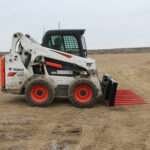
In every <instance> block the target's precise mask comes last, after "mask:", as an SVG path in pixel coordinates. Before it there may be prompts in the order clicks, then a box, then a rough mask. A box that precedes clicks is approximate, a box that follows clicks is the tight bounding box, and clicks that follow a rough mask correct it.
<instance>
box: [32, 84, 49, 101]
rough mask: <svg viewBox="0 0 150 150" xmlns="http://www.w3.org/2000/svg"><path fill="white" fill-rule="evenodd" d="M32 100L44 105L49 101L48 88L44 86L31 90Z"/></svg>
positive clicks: (36, 86) (37, 86)
mask: <svg viewBox="0 0 150 150" xmlns="http://www.w3.org/2000/svg"><path fill="white" fill-rule="evenodd" d="M31 98H32V100H33V101H34V102H36V103H43V102H45V101H46V100H47V99H48V88H47V87H45V86H43V85H35V86H33V87H32V89H31Z"/></svg>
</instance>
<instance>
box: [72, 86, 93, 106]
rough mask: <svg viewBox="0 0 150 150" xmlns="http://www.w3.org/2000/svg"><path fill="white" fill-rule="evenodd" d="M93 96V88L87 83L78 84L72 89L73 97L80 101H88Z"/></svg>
mask: <svg viewBox="0 0 150 150" xmlns="http://www.w3.org/2000/svg"><path fill="white" fill-rule="evenodd" d="M92 97H93V89H92V87H91V86H90V85H88V84H80V85H78V86H77V87H76V88H75V89H74V98H75V100H76V101H78V102H80V103H86V102H89V101H90V100H91V99H92Z"/></svg>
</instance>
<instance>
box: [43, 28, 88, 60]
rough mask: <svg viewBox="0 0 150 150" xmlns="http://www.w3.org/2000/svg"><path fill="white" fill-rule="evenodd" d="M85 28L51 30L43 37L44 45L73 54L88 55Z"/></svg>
mask: <svg viewBox="0 0 150 150" xmlns="http://www.w3.org/2000/svg"><path fill="white" fill-rule="evenodd" d="M84 32H85V30H49V31H47V32H46V33H45V35H44V36H43V39H42V46H45V47H47V48H51V49H55V50H59V51H62V52H66V53H70V54H73V55H77V56H81V57H87V49H86V43H85V38H84V36H83V34H84Z"/></svg>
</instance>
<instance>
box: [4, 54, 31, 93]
mask: <svg viewBox="0 0 150 150" xmlns="http://www.w3.org/2000/svg"><path fill="white" fill-rule="evenodd" d="M5 61H6V65H5V74H6V75H5V76H6V80H5V82H6V83H5V89H6V90H13V91H16V92H19V91H20V90H21V87H22V86H23V84H24V82H25V81H26V79H28V78H29V77H30V72H29V71H28V70H27V69H26V68H25V67H24V65H23V63H22V61H21V59H20V56H19V55H18V54H15V53H14V54H13V55H11V54H9V55H6V56H5Z"/></svg>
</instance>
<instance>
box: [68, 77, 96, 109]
mask: <svg viewBox="0 0 150 150" xmlns="http://www.w3.org/2000/svg"><path fill="white" fill-rule="evenodd" d="M82 85H87V87H89V89H90V93H92V96H91V94H90V97H87V99H86V95H89V94H87V92H86V91H85V93H84V94H83V95H85V96H83V95H82V93H81V92H82V87H81V86H82ZM78 87H81V88H80V89H81V91H80V90H79V91H80V95H79V97H80V98H79V99H80V100H82V96H83V97H84V100H85V101H84V102H81V101H80V100H79V99H78V96H75V95H76V94H75V93H76V92H75V91H76V89H77V88H78ZM88 93H89V92H88ZM97 93H98V90H97V88H96V86H95V84H94V83H93V82H91V81H89V80H87V79H79V80H76V81H74V82H73V83H72V84H71V85H70V87H69V90H68V95H69V100H70V102H71V103H72V104H73V106H75V107H79V108H86V107H87V108H90V107H93V106H94V105H95V104H96V102H97V100H96V97H97Z"/></svg>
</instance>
